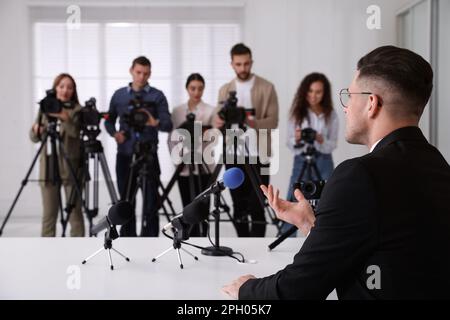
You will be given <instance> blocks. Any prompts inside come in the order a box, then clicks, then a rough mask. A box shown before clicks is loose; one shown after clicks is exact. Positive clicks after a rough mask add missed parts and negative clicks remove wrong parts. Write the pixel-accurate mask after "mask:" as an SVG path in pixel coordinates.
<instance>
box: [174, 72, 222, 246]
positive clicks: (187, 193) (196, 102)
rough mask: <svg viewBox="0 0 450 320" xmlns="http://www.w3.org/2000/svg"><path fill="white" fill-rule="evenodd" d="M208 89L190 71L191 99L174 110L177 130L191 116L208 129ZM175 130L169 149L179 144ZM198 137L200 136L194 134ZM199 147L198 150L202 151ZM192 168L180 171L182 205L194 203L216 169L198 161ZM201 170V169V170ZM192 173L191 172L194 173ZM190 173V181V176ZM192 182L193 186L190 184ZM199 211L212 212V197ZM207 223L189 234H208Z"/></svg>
mask: <svg viewBox="0 0 450 320" xmlns="http://www.w3.org/2000/svg"><path fill="white" fill-rule="evenodd" d="M204 89H205V80H204V79H203V77H202V76H201V75H200V74H199V73H193V74H191V75H190V76H189V77H188V78H187V81H186V90H187V93H188V95H189V99H188V101H187V102H186V103H183V104H181V105H179V106H177V107H175V108H174V109H173V111H172V123H173V127H174V131H175V130H176V129H177V128H179V127H180V126H182V127H185V124H186V123H187V122H186V121H187V118H188V116H189V117H191V118H194V116H195V121H201V123H202V127H203V128H208V127H210V125H211V116H212V114H213V111H214V107H212V106H210V105H209V104H206V103H205V102H203V100H202V96H203V91H204ZM174 131H172V133H171V136H170V137H169V148H170V150H171V151H172V150H173V148H174V146H175V145H176V144H177V143H176V142H175V143H174V142H173V140H177V139H176V138H173V136H172V135H173V134H174ZM195 138H199V137H195ZM204 147H205V143H202V150H203V148H204ZM202 150H198V151H200V152H201V151H202ZM191 169H192V171H190V169H189V165H185V166H184V168H183V170H182V171H181V172H180V175H179V178H178V186H179V188H180V194H181V200H182V203H183V207H185V206H187V205H188V204H189V203H191V201H192V199H193V197H195V196H196V195H198V194H200V193H201V192H202V191H203V190H205V189H206V188H207V187H208V184H209V183H210V178H211V174H210V173H211V172H212V170H213V169H214V166H213V165H209V166H206V165H202V164H196V165H194V166H193V167H191ZM199 171H200V172H199ZM191 173H192V174H191ZM189 176H191V180H190V177H189ZM192 182H193V184H194V187H193V188H192V187H191V183H192ZM198 210H199V211H202V212H199V214H200V215H201V216H205V217H206V216H208V213H209V199H208V200H205V201H203V202H201V203H200V205H199V207H198ZM206 231H207V230H206V224H205V223H200V224H198V225H195V226H193V227H192V229H191V231H190V236H194V237H195V236H206Z"/></svg>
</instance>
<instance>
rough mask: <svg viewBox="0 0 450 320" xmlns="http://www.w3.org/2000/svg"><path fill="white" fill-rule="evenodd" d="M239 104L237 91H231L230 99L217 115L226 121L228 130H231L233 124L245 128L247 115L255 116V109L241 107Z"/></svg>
mask: <svg viewBox="0 0 450 320" xmlns="http://www.w3.org/2000/svg"><path fill="white" fill-rule="evenodd" d="M237 103H238V99H237V97H236V91H230V92H229V96H228V99H227V100H226V101H225V102H224V103H223V107H222V109H220V111H219V112H218V113H217V114H218V116H219V117H220V118H221V119H222V120H224V121H225V127H226V128H230V127H231V125H233V124H238V125H239V128H244V127H245V120H246V118H247V115H253V116H254V115H255V110H254V109H246V108H244V107H240V106H238V105H237Z"/></svg>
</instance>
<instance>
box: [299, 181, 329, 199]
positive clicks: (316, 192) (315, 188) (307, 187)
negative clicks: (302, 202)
mask: <svg viewBox="0 0 450 320" xmlns="http://www.w3.org/2000/svg"><path fill="white" fill-rule="evenodd" d="M323 187H325V180H311V181H300V182H296V183H295V184H294V190H295V189H299V190H300V191H301V192H302V193H303V195H304V196H305V199H307V200H319V199H320V196H321V195H322V190H323Z"/></svg>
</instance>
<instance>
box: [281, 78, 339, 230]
mask: <svg viewBox="0 0 450 320" xmlns="http://www.w3.org/2000/svg"><path fill="white" fill-rule="evenodd" d="M309 129H313V130H314V131H315V134H314V132H313V131H311V130H309ZM338 131H339V121H338V117H337V114H336V112H335V111H334V109H333V102H332V99H331V85H330V82H329V81H328V79H327V77H326V76H325V75H323V74H321V73H316V72H315V73H311V74H309V75H307V76H306V77H305V78H304V79H303V80H302V82H301V83H300V86H299V87H298V89H297V93H296V95H295V98H294V102H293V104H292V107H291V111H290V118H289V122H288V142H287V144H288V147H289V149H291V150H292V151H293V153H294V166H293V168H292V175H291V179H290V182H289V188H288V190H289V191H288V195H287V198H288V199H290V200H293V199H294V196H293V185H294V183H295V182H299V180H302V181H309V180H319V179H320V178H321V179H322V180H327V179H328V178H329V177H330V176H331V173H332V172H333V169H334V164H333V157H332V152H333V150H334V149H336V146H337V137H338ZM311 133H313V134H311ZM314 135H315V136H314ZM312 138H314V139H312ZM311 147H313V148H314V149H312V148H311ZM308 148H309V151H311V150H313V151H315V152H314V155H313V159H315V164H316V166H317V169H318V171H319V174H320V177H318V176H317V175H316V174H315V172H314V170H312V176H309V174H308V171H307V170H305V172H304V174H303V176H302V177H300V173H301V170H302V167H303V166H304V165H306V164H305V162H306V161H307V159H306V157H307V154H306V153H307V151H308ZM300 178H301V179H300ZM286 228H287V226H286V225H285V226H283V230H285V229H286Z"/></svg>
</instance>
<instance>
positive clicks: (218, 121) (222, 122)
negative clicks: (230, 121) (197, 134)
mask: <svg viewBox="0 0 450 320" xmlns="http://www.w3.org/2000/svg"><path fill="white" fill-rule="evenodd" d="M212 125H213V127H214V128H217V129H220V128H222V127H223V126H224V125H225V120H223V119H222V118H221V117H219V115H217V114H216V115H215V116H214V117H213V121H212Z"/></svg>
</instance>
